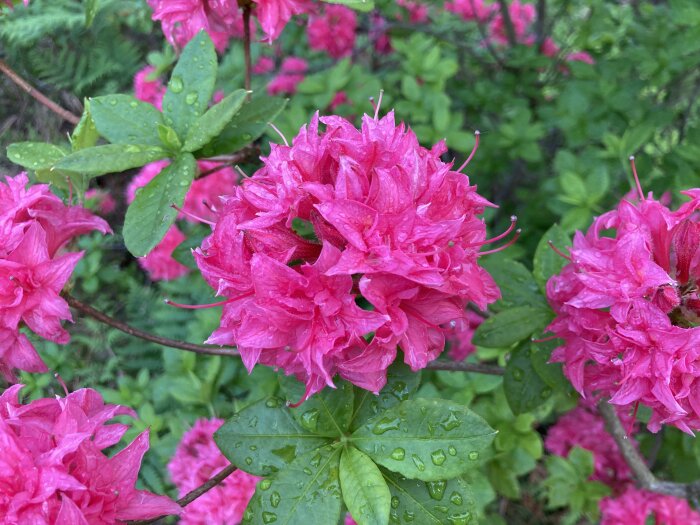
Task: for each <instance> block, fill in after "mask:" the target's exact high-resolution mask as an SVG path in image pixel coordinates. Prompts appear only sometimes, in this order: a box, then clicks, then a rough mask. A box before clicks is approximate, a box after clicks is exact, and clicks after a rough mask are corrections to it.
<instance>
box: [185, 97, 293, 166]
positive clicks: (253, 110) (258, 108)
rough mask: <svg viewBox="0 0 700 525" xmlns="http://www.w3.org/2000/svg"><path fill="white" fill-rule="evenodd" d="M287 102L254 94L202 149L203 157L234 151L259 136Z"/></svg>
mask: <svg viewBox="0 0 700 525" xmlns="http://www.w3.org/2000/svg"><path fill="white" fill-rule="evenodd" d="M286 104H287V100H286V99H283V98H279V97H268V96H267V95H265V94H259V95H257V96H255V95H253V99H252V100H251V101H249V102H246V103H244V104H243V106H242V107H241V109H240V111H239V112H238V114H237V115H236V117H235V118H234V119H233V120H232V121H231V122H230V123H229V124H228V125H227V126H226V127H225V128H224V129H223V131H222V132H221V133H220V134H219V135H218V136H217V137H214V138H213V139H212V140H211V141H210V142H209V144H207V145H206V146H205V147H204V148H202V150H201V155H200V154H198V155H197V156H198V157H199V156H202V157H215V156H217V155H224V154H229V153H234V152H236V151H238V150H239V149H241V148H242V147H244V146H247V145H248V144H250V143H251V142H253V141H254V140H256V139H257V138H259V137H260V136H261V135H262V134H263V133H265V130H266V129H267V126H268V124H269V123H270V122H272V121H273V120H275V118H276V117H277V115H279V114H280V113H281V112H282V110H283V109H284V107H285V105H286Z"/></svg>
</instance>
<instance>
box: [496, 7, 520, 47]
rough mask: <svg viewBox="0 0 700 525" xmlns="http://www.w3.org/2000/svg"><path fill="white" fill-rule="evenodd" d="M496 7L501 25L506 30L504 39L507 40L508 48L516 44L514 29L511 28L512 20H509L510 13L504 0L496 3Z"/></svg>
mask: <svg viewBox="0 0 700 525" xmlns="http://www.w3.org/2000/svg"><path fill="white" fill-rule="evenodd" d="M498 7H499V9H500V10H501V16H502V17H503V25H504V26H505V28H506V38H508V43H509V44H510V47H513V46H515V44H517V40H516V38H515V27H513V20H512V19H511V18H510V11H508V4H507V3H506V2H505V1H504V0H500V2H498Z"/></svg>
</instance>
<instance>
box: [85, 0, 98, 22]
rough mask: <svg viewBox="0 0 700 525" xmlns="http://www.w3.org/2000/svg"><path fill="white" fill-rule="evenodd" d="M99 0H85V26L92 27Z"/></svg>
mask: <svg viewBox="0 0 700 525" xmlns="http://www.w3.org/2000/svg"><path fill="white" fill-rule="evenodd" d="M97 3H98V0H86V2H85V27H90V26H91V25H92V22H93V20H95V15H96V14H97Z"/></svg>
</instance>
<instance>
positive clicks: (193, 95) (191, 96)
mask: <svg viewBox="0 0 700 525" xmlns="http://www.w3.org/2000/svg"><path fill="white" fill-rule="evenodd" d="M198 98H199V95H198V94H197V92H195V91H191V92H190V93H187V96H186V97H185V103H186V104H187V105H188V106H191V105H192V104H194V103H195V102H197V99H198Z"/></svg>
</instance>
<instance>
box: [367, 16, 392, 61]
mask: <svg viewBox="0 0 700 525" xmlns="http://www.w3.org/2000/svg"><path fill="white" fill-rule="evenodd" d="M369 24H370V25H369V38H370V41H372V42H374V50H375V51H376V52H377V53H379V54H381V55H388V54H390V53H391V52H393V51H394V50H393V48H392V47H391V39H390V38H389V35H388V34H387V21H386V18H384V17H383V16H381V15H380V14H379V13H377V12H373V13H372V14H371V15H370V18H369Z"/></svg>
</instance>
